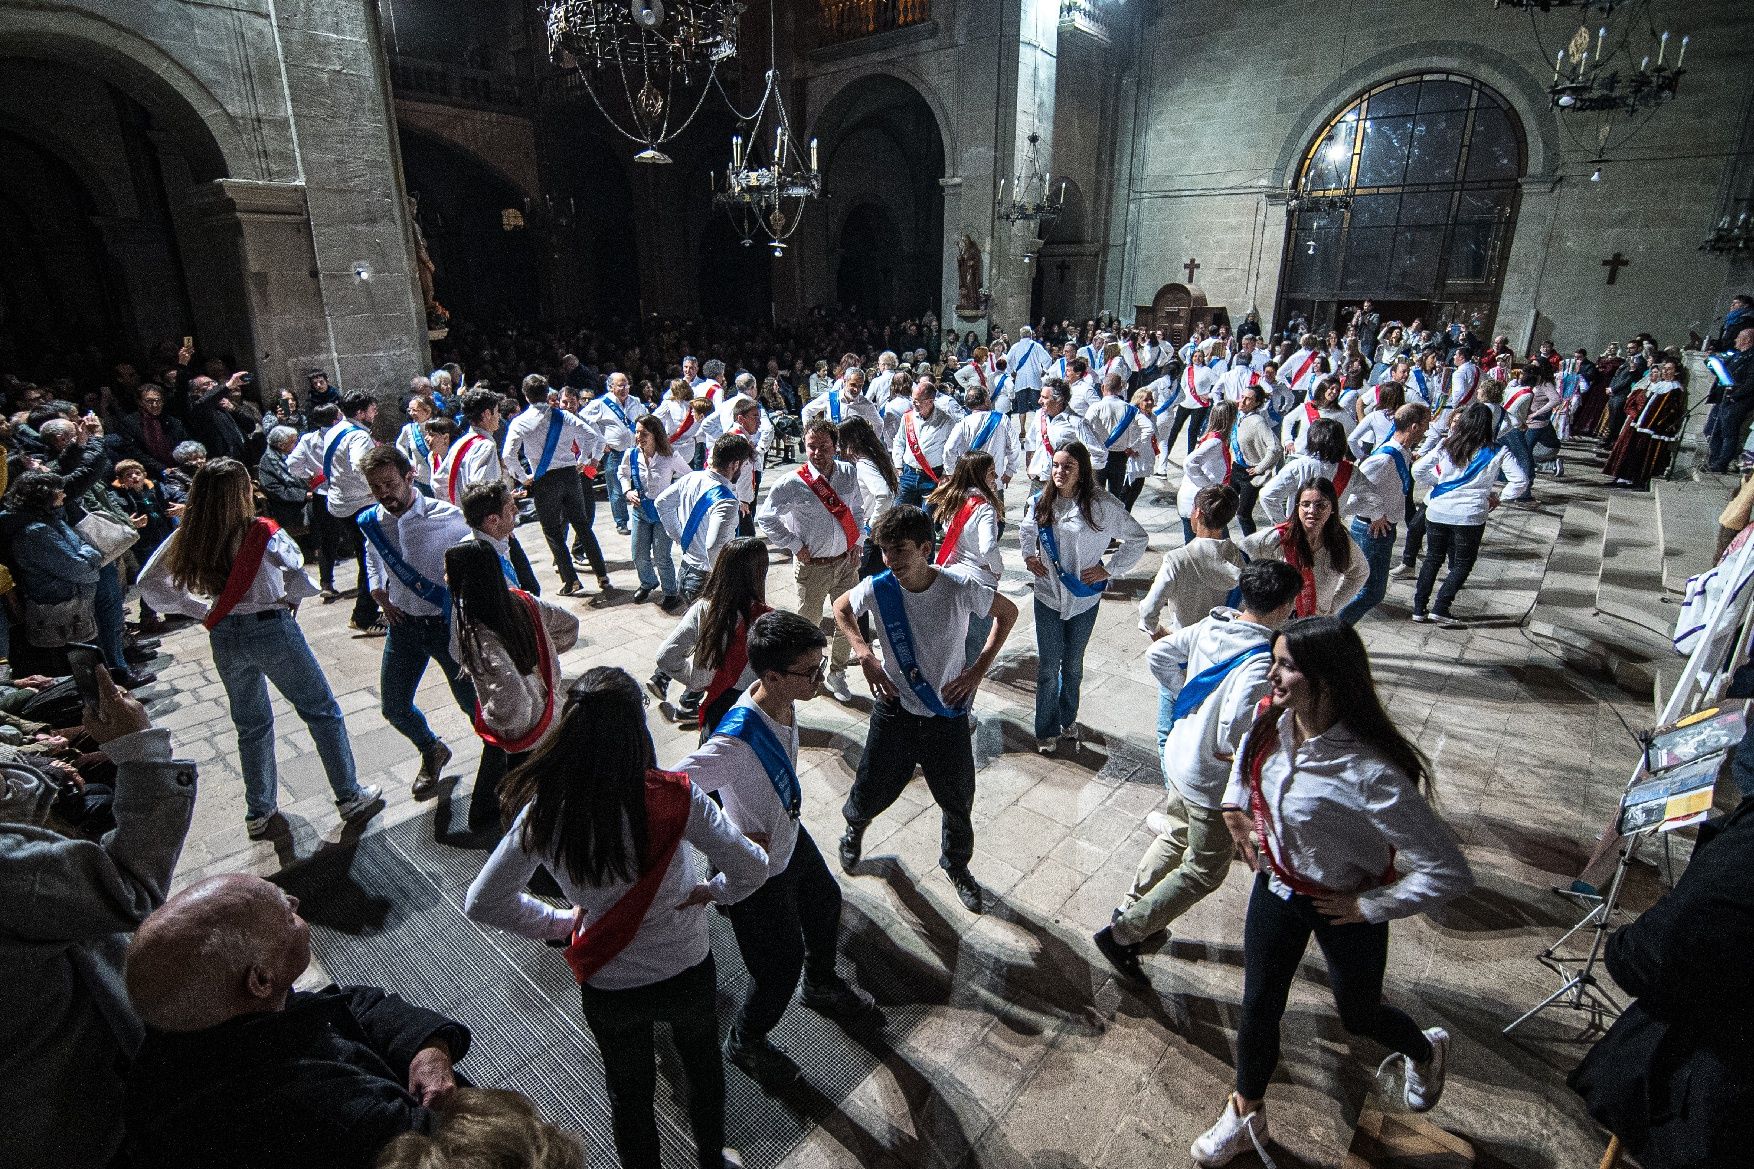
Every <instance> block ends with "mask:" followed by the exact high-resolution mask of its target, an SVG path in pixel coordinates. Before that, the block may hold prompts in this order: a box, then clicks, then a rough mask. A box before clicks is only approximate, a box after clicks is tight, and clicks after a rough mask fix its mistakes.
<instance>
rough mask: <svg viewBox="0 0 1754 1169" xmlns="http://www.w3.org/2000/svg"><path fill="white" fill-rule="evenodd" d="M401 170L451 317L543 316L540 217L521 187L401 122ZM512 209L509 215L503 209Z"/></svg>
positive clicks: (437, 287)
mask: <svg viewBox="0 0 1754 1169" xmlns="http://www.w3.org/2000/svg"><path fill="white" fill-rule="evenodd" d="M401 141H402V173H403V176H404V181H405V182H406V183H407V186H408V195H409V198H410V199H412V200H416V201H417V202H418V206H419V219H420V226H421V230H422V232H424V234H425V237H426V247H427V254H428V255H429V256H430V257H431V259H432V262H433V267H434V272H433V289H434V294H435V295H436V296H437V298H438V301H439V303H440V304H442V305H444V306H445V308H446V310H447V311H448V312H450V314H451V319H452V322H453V323H454V324H455V323H462V322H472V323H475V324H478V325H481V324H487V323H490V322H493V321H496V320H499V319H501V318H510V319H516V320H531V319H534V318H536V317H538V316H540V315H541V300H542V297H541V289H540V279H539V275H540V274H539V266H538V251H537V245H536V242H535V230H536V228H537V227H538V224H537V223H534V222H532V220H534V219H537V218H538V217H537V216H535V215H533V214H532V202H531V200H530V199H529V198H527V197H526V195H525V193H524V191H522V190H520V189H519V188H518V187H517V186H516V185H514V184H513V183H512V182H511V181H509V180H508V179H507V178H506V177H505V176H504V175H503V174H502V173H501V172H500V171H499V170H498V169H496V168H494V167H492V166H490V165H489V164H488V163H486V162H484V161H483V160H482V159H480V158H478V157H477V156H476V155H475V154H473V153H472V152H470V151H468V150H464V149H462V148H460V147H458V146H456V145H455V144H453V143H452V142H450V141H448V140H446V139H443V138H437V137H434V136H432V135H430V134H427V133H426V132H424V131H420V130H415V129H411V128H410V127H409V126H407V125H406V124H404V125H403V126H402V127H401ZM508 212H510V213H511V214H509V215H508V214H507V213H508Z"/></svg>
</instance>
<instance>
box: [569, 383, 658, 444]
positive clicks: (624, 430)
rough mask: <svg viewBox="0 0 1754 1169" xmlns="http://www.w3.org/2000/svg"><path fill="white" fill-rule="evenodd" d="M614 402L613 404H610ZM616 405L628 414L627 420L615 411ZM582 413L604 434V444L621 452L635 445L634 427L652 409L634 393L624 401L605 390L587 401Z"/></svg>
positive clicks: (623, 412) (586, 419)
mask: <svg viewBox="0 0 1754 1169" xmlns="http://www.w3.org/2000/svg"><path fill="white" fill-rule="evenodd" d="M612 402H613V403H614V405H613V406H612V405H611V404H610V403H612ZM616 407H619V408H620V410H621V413H622V414H625V415H627V420H626V421H625V422H623V421H622V419H621V417H620V415H618V414H616V413H615V410H616ZM582 413H583V415H584V419H585V421H586V422H589V423H590V424H591V425H592V426H593V427H594V428H596V430H597V432H598V433H599V434H601V435H602V436H603V444H604V445H605V446H607V447H608V448H609V449H610V450H612V451H617V452H619V451H625V450H628V449H629V448H631V447H632V446H633V428H634V427H635V426H636V425H638V424H639V420H640V419H641V418H644V417H645V416H646V415H647V414H649V413H651V411H649V410H647V409H646V404H645V403H644V402H642V401H640V400H639V399H638V398H636V397H634V396H633V395H632V394H629V395H628V396H627V400H626V401H622V400H621V399H619V398H617V397H616V396H615V395H614V394H612V393H609V392H604V393H603V394H600V395H599V396H597V397H595V398H592V399H591V400H590V401H589V402H586V403H585V408H584V410H583V411H582Z"/></svg>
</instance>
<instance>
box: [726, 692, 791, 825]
mask: <svg viewBox="0 0 1754 1169" xmlns="http://www.w3.org/2000/svg"><path fill="white" fill-rule="evenodd" d="M713 734H715V735H724V736H725V737H726V738H730V739H742V740H743V742H744V743H746V744H748V746H749V749H750V750H751V751H754V752H755V757H756V758H757V759H759V760H761V769H762V770H763V771H765V772H767V781H768V782H769V783H771V784H773V794H774V795H776V796H778V797H779V798H780V806H781V807H783V808H785V810H786V815H788V816H790V817H791V818H792V819H794V820H796V819H797V818H798V810H799V809H800V808H801V807H802V806H803V803H804V793H803V790H802V789H801V788H800V787H799V786H798V772H797V769H796V768H794V767H793V766H792V760H791V758H790V757H789V756H788V755H787V754H786V749H785V747H783V746H782V745H781V744H780V740H779V736H777V735H775V734H774V733H773V728H772V727H770V726H768V725H767V720H766V719H764V718H762V717H761V715H760V713H759V712H757V711H756V710H754V709H753V708H751V707H748V706H744V705H742V704H741V703H739V704H738V705H736V706H733V707H732V708H731V709H730V710H728V711H726V712H725V717H724V718H722V719H720V720H719V725H718V726H717V727H716V728H715V729H714V730H713Z"/></svg>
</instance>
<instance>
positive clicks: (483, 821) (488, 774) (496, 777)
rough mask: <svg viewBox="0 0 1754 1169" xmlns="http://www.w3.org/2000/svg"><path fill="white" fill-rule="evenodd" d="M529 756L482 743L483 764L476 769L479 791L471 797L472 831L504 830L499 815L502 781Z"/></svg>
mask: <svg viewBox="0 0 1754 1169" xmlns="http://www.w3.org/2000/svg"><path fill="white" fill-rule="evenodd" d="M529 757H530V753H529V752H528V751H519V752H517V753H516V754H507V753H506V751H505V750H504V749H503V748H500V747H495V746H494V745H493V744H492V743H487V742H483V743H482V744H481V762H480V763H479V764H478V765H477V766H476V768H475V790H474V791H473V792H471V793H470V794H469V831H471V832H497V831H500V830H501V829H502V828H503V827H504V824H503V823H502V822H501V820H500V814H499V784H500V781H501V780H502V779H504V778H505V777H506V775H507V774H508V773H510V771H511V770H512V768H514V767H517V766H518V765H520V764H521V763H523V762H524V760H526V759H528V758H529Z"/></svg>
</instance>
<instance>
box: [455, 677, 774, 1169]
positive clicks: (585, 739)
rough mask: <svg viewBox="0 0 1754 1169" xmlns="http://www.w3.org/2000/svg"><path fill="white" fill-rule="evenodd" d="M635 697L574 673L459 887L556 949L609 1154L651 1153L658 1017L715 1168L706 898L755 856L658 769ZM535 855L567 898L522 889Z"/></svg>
mask: <svg viewBox="0 0 1754 1169" xmlns="http://www.w3.org/2000/svg"><path fill="white" fill-rule="evenodd" d="M643 703H644V696H643V695H642V694H641V693H640V689H639V684H638V683H637V682H635V681H634V680H633V678H632V677H631V676H629V675H628V673H627V672H626V671H625V670H620V669H616V668H614V667H610V666H598V667H596V668H595V669H592V670H590V671H588V672H587V673H586V674H585V676H584V677H583V678H581V679H579V680H578V681H577V682H575V683H573V685H572V687H571V689H570V690H569V691H568V693H567V698H566V707H565V710H564V712H563V714H562V716H561V723H560V727H559V729H558V730H556V731H555V733H554V737H553V739H552V740H551V741H550V742H549V744H548V746H547V747H546V748H545V749H544V750H542V751H541V752H539V753H538V754H537V755H536V756H535V757H534V758H533V759H531V760H530V762H529V763H528V764H526V765H525V766H524V767H522V768H520V769H519V770H518V772H517V773H516V774H515V775H513V776H512V777H511V783H510V784H509V785H508V790H507V792H506V796H505V801H506V807H507V808H508V809H511V808H517V809H518V811H517V815H516V818H515V819H513V821H512V825H511V828H510V830H509V831H508V832H507V833H506V835H505V838H504V839H502V840H501V841H500V843H499V847H498V848H497V849H495V850H494V853H493V855H492V856H491V857H489V858H488V861H487V864H486V865H485V866H483V868H482V870H481V875H480V876H478V877H477V878H475V881H474V883H473V884H472V885H470V886H469V891H468V893H467V895H466V896H465V897H464V899H463V912H464V913H466V914H467V915H468V916H469V918H470V920H472V921H477V922H480V923H482V924H483V925H490V926H496V927H498V928H500V929H503V930H507V931H509V932H511V933H515V934H518V935H520V936H522V937H526V938H534V939H536V940H538V941H548V942H554V943H556V944H562V943H564V944H566V959H567V964H568V965H569V966H571V967H572V971H573V975H574V977H575V978H577V979H578V981H579V983H580V993H581V995H582V998H583V1004H584V1014H585V1023H586V1024H587V1025H588V1026H589V1027H590V1029H591V1035H592V1037H593V1038H594V1039H595V1040H596V1044H597V1047H598V1049H599V1050H600V1052H601V1053H602V1057H603V1077H604V1080H605V1082H606V1083H607V1085H608V1089H609V1108H610V1114H611V1117H612V1119H613V1122H614V1123H613V1126H612V1127H613V1131H614V1134H615V1149H616V1153H617V1154H618V1156H619V1158H620V1162H621V1164H623V1165H629V1166H631V1165H640V1166H655V1165H657V1164H658V1163H659V1152H658V1148H659V1146H658V1122H657V1117H656V1113H655V1111H654V1107H653V1092H654V1086H655V1084H656V1083H657V1069H656V1066H655V1062H654V1061H655V1059H656V1056H655V1051H656V1047H655V1042H656V1035H655V1032H656V1030H657V1024H658V1023H660V1022H662V1023H667V1024H668V1025H669V1026H668V1030H669V1034H670V1038H671V1040H672V1042H673V1043H674V1044H675V1047H676V1054H677V1057H678V1061H679V1063H680V1065H681V1068H682V1075H683V1079H684V1080H686V1081H687V1092H686V1100H687V1110H688V1117H689V1123H690V1127H691V1129H692V1131H693V1135H694V1142H695V1145H696V1152H697V1155H698V1158H699V1162H700V1164H702V1165H708V1164H712V1165H717V1164H720V1163H730V1162H729V1161H727V1160H726V1159H725V1158H724V1156H723V1153H722V1152H721V1150H722V1149H723V1148H724V1143H725V1065H724V1057H723V1056H722V1055H721V1054H720V1052H719V1028H718V1002H717V1000H718V979H717V976H716V973H715V970H714V967H713V957H712V947H711V945H710V944H709V942H708V939H707V916H706V907H707V906H709V905H714V904H718V905H729V904H731V903H733V902H736V901H741V900H742V899H743V898H745V897H747V896H749V894H751V893H753V892H754V891H755V890H756V889H757V888H759V887H760V885H761V883H762V881H763V880H764V879H765V878H766V876H767V854H766V853H765V852H764V851H762V849H761V847H760V846H759V845H757V844H755V843H754V842H753V841H751V840H750V839H749V838H748V837H747V836H745V835H744V834H743V832H742V830H741V829H740V828H738V827H737V826H736V825H735V824H733V823H731V821H730V820H729V819H727V818H726V816H725V815H724V814H723V813H722V812H720V811H719V808H718V805H716V804H714V803H713V802H712V800H710V799H709V798H707V795H706V793H705V792H703V791H701V790H700V789H699V788H698V787H695V786H694V785H693V784H691V783H690V782H689V779H688V777H687V776H686V775H680V774H675V773H671V772H664V771H659V770H658V764H657V753H656V751H655V750H654V749H653V745H652V736H651V732H650V731H649V730H647V728H646V714H645V710H644V708H643ZM582 792H589V793H591V795H592V798H590V799H582V798H581V795H580V793H582ZM635 831H644V832H646V834H647V837H648V841H649V843H648V845H647V847H646V848H643V849H642V848H637V847H632V846H631V844H630V842H631V841H632V840H633V839H634V837H633V835H632V834H633V833H634V832H635ZM684 844H686V845H687V847H684ZM642 860H643V863H644V865H645V867H646V868H647V869H649V870H651V871H656V872H661V873H662V876H661V877H659V878H658V880H657V882H656V887H655V888H648V889H642V888H641V886H640V881H641V879H642V878H643V877H645V876H646V873H645V872H642V867H641V866H642ZM539 866H543V867H546V868H547V869H548V871H549V872H550V873H552V874H553V877H554V880H555V882H556V883H557V884H558V885H559V886H560V891H561V893H562V894H563V895H564V896H565V898H566V901H567V902H569V903H570V904H566V905H565V906H564V907H563V906H557V905H551V904H549V903H547V902H545V901H539V900H537V899H536V898H534V897H532V896H530V895H529V894H528V893H526V892H524V887H525V885H526V884H528V882H529V880H530V878H531V876H532V875H534V874H535V872H536V870H537V868H538V867H539ZM709 874H710V875H709ZM642 894H643V895H642Z"/></svg>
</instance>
